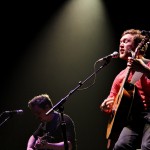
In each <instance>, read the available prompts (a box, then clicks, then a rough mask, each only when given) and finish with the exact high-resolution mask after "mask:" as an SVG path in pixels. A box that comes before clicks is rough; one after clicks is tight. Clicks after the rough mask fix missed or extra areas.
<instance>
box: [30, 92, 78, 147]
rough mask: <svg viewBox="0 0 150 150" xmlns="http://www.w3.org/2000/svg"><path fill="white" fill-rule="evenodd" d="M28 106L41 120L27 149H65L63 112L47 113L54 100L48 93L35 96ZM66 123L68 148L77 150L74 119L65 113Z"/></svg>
mask: <svg viewBox="0 0 150 150" xmlns="http://www.w3.org/2000/svg"><path fill="white" fill-rule="evenodd" d="M28 107H29V108H30V109H31V111H32V112H33V114H34V115H35V116H36V117H37V118H38V119H39V120H40V121H41V124H40V125H39V127H38V129H37V130H36V131H35V132H34V133H33V134H32V135H31V136H30V138H29V140H28V143H27V150H65V145H64V138H63V133H62V126H61V122H62V121H61V120H62V119H61V116H60V115H61V114H60V113H58V112H57V111H54V110H53V111H52V112H51V113H50V114H48V115H46V113H47V111H49V110H50V109H51V108H52V107H53V104H52V101H51V99H50V98H49V95H47V94H41V95H38V96H35V97H34V98H33V99H31V100H30V101H29V102H28ZM63 116H64V117H63V118H64V121H65V124H66V137H67V142H68V144H67V145H68V148H67V149H68V150H76V133H75V125H74V122H73V120H72V119H71V118H70V117H69V116H68V115H67V114H64V115H63Z"/></svg>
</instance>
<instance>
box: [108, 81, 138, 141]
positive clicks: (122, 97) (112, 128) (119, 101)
mask: <svg viewBox="0 0 150 150" xmlns="http://www.w3.org/2000/svg"><path fill="white" fill-rule="evenodd" d="M135 91H136V88H135V86H134V85H133V84H130V83H126V84H125V86H124V88H122V90H121V91H120V93H119V94H118V95H117V96H116V99H115V101H114V105H113V112H112V114H111V116H110V118H109V120H108V125H107V132H106V138H107V139H111V138H112V137H114V136H117V135H119V134H120V132H121V130H122V128H123V127H124V126H125V125H126V123H127V121H128V118H129V116H130V114H131V109H132V106H133V103H134V99H135Z"/></svg>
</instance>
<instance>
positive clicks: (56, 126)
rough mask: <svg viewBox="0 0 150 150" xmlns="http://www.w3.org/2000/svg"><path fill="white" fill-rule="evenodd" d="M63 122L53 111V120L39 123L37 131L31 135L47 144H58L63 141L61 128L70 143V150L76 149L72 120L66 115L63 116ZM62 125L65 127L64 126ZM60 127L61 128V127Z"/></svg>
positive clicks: (58, 114)
mask: <svg viewBox="0 0 150 150" xmlns="http://www.w3.org/2000/svg"><path fill="white" fill-rule="evenodd" d="M63 118H64V121H65V122H62V121H61V115H60V113H58V112H57V111H54V118H53V120H52V121H50V122H46V123H41V124H40V125H39V127H38V129H37V130H36V131H35V132H34V133H33V136H34V137H35V138H37V137H38V136H40V137H44V135H46V136H45V138H46V140H47V141H48V142H51V143H58V142H62V141H64V138H63V131H65V130H62V126H63V128H64V129H66V132H65V133H66V134H65V135H66V138H67V140H69V141H70V142H71V143H72V147H73V148H72V150H76V149H77V145H76V144H77V143H76V142H77V141H76V132H75V125H74V122H73V120H72V119H71V118H70V117H69V116H68V115H66V114H63ZM64 123H65V124H66V126H64ZM61 125H62V126H61Z"/></svg>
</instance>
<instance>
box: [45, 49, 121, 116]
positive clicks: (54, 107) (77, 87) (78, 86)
mask: <svg viewBox="0 0 150 150" xmlns="http://www.w3.org/2000/svg"><path fill="white" fill-rule="evenodd" d="M114 53H115V55H117V56H116V57H114V58H117V57H118V52H114ZM110 56H111V57H109V59H108V58H107V56H106V57H104V59H103V58H101V59H99V60H98V61H97V62H99V61H105V63H104V64H103V65H102V66H100V67H99V68H98V69H97V70H96V71H94V72H93V73H92V74H91V75H90V76H88V77H87V78H86V79H85V80H84V81H83V82H82V81H79V83H78V85H77V86H76V87H75V88H74V89H73V90H71V91H70V92H69V93H68V94H67V95H66V96H65V97H64V98H62V99H61V100H60V101H59V102H58V103H56V104H55V105H54V106H53V107H52V108H51V109H50V110H49V111H47V112H46V115H48V114H50V113H51V112H52V111H53V110H55V109H57V108H60V107H61V106H62V105H63V104H64V103H65V102H66V101H67V99H68V98H69V96H71V95H72V94H73V93H74V92H75V91H77V90H78V89H79V88H80V87H81V86H82V85H83V84H84V83H85V82H86V81H88V80H89V79H90V78H92V77H93V76H94V75H95V74H97V73H98V72H99V71H100V70H101V69H102V68H103V67H104V66H106V65H107V64H108V63H109V62H110V60H111V58H112V57H113V54H111V55H110ZM105 58H106V59H105Z"/></svg>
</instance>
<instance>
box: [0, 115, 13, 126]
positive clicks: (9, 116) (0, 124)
mask: <svg viewBox="0 0 150 150" xmlns="http://www.w3.org/2000/svg"><path fill="white" fill-rule="evenodd" d="M4 114H5V112H2V113H1V114H0V117H2V116H3V115H4ZM11 117H12V115H8V116H7V117H6V118H5V119H4V120H3V121H2V122H1V123H0V127H1V126H2V125H3V124H4V123H5V122H6V121H7V120H8V119H9V118H11Z"/></svg>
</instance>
